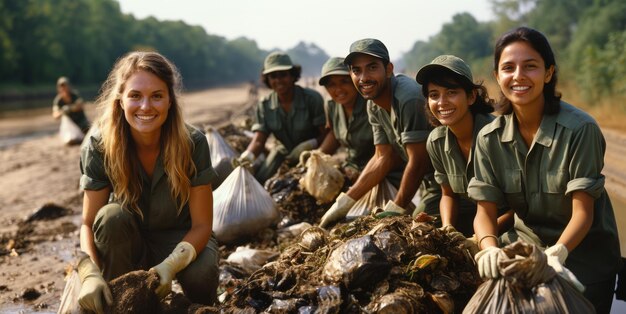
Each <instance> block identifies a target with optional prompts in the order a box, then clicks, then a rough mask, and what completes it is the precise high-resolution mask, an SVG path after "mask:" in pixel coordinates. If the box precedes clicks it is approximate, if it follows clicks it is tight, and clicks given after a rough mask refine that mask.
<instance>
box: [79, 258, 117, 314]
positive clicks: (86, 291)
mask: <svg viewBox="0 0 626 314" xmlns="http://www.w3.org/2000/svg"><path fill="white" fill-rule="evenodd" d="M78 277H79V278H80V282H81V287H80V293H79V295H78V304H80V307H82V308H83V309H84V310H87V311H92V312H95V313H98V314H100V313H104V304H103V303H102V298H103V297H104V301H105V302H106V304H108V305H111V304H112V303H113V295H111V290H110V289H109V286H108V285H107V283H106V281H104V278H102V274H100V269H99V268H98V266H97V265H96V264H94V262H92V261H91V258H90V257H89V256H88V255H86V256H85V257H83V258H82V260H81V261H80V262H79V263H78Z"/></svg>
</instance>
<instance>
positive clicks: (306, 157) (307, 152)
mask: <svg viewBox="0 0 626 314" xmlns="http://www.w3.org/2000/svg"><path fill="white" fill-rule="evenodd" d="M314 152H318V153H321V152H322V151H321V150H319V149H313V150H305V151H303V152H302V153H301V154H300V159H299V160H300V161H299V162H298V167H300V166H305V165H306V162H307V160H309V157H311V155H312V154H313V153H314Z"/></svg>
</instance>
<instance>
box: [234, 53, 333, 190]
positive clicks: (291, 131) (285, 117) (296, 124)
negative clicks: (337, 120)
mask: <svg viewBox="0 0 626 314" xmlns="http://www.w3.org/2000/svg"><path fill="white" fill-rule="evenodd" d="M301 72H302V69H301V67H300V66H299V65H294V64H293V63H292V62H291V58H289V56H288V55H287V54H285V53H283V52H273V53H271V54H269V55H268V56H267V57H266V58H265V62H264V64H263V72H262V80H263V82H264V83H265V85H266V86H267V87H269V88H270V89H272V92H271V93H270V94H269V95H268V96H266V97H265V98H263V99H262V100H261V101H260V102H259V104H258V105H257V108H256V122H255V123H254V125H253V126H252V131H253V132H254V137H253V138H252V142H250V145H248V148H247V149H246V150H245V151H244V152H243V153H242V154H241V156H239V157H238V158H237V162H238V163H239V164H243V163H252V162H254V160H255V159H256V157H257V156H259V155H260V154H261V153H262V152H263V151H264V150H265V142H266V141H267V138H268V137H269V136H270V135H271V134H273V135H274V137H275V138H276V140H277V141H278V143H277V145H276V147H275V148H274V149H272V150H271V151H270V153H269V154H268V156H267V158H266V159H265V160H264V161H263V162H261V163H260V165H259V166H258V168H257V169H256V171H255V177H256V179H257V180H258V181H259V182H261V184H263V183H265V181H266V180H267V179H269V178H270V177H271V176H273V175H274V173H275V172H276V171H277V170H278V168H279V167H280V165H281V164H282V163H283V161H285V160H286V161H288V162H289V163H291V164H295V163H297V161H298V159H299V158H300V154H301V153H302V152H304V151H307V150H312V149H315V148H317V147H318V145H319V143H321V141H322V140H323V139H324V136H325V135H326V130H325V128H324V124H325V117H324V99H323V98H322V96H321V95H320V94H319V93H318V92H317V91H315V90H312V89H309V88H303V87H301V86H298V85H296V84H295V83H296V81H298V79H300V74H301Z"/></svg>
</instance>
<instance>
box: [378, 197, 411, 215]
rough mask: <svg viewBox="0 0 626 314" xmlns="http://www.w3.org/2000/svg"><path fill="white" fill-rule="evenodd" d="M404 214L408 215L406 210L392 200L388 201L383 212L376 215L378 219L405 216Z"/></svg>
mask: <svg viewBox="0 0 626 314" xmlns="http://www.w3.org/2000/svg"><path fill="white" fill-rule="evenodd" d="M404 213H406V210H405V209H404V208H402V207H400V206H398V205H397V204H396V203H394V202H393V201H392V200H389V201H387V204H385V207H384V208H383V212H382V213H378V214H376V218H385V217H390V216H400V215H404Z"/></svg>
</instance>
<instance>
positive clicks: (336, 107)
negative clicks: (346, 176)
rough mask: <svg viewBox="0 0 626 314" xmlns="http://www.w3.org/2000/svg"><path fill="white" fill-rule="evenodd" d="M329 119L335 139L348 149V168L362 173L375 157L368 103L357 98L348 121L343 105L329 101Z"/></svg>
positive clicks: (359, 97)
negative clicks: (368, 117) (368, 116)
mask: <svg viewBox="0 0 626 314" xmlns="http://www.w3.org/2000/svg"><path fill="white" fill-rule="evenodd" d="M326 104H327V108H328V119H329V120H330V124H331V127H332V129H333V133H334V134H335V138H336V139H337V141H338V142H339V143H340V144H341V145H342V146H345V147H347V148H348V157H347V158H346V164H347V166H350V167H353V168H355V169H357V170H359V171H362V170H363V168H364V167H365V165H367V162H368V161H370V159H372V156H374V136H373V135H372V126H371V125H370V123H369V121H368V119H367V110H366V101H365V99H364V98H363V97H361V95H358V96H357V99H356V102H355V103H354V108H353V110H352V116H351V117H350V119H346V113H345V111H344V110H343V106H342V105H341V104H338V103H335V102H334V101H333V100H329V101H328V102H327V103H326Z"/></svg>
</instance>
